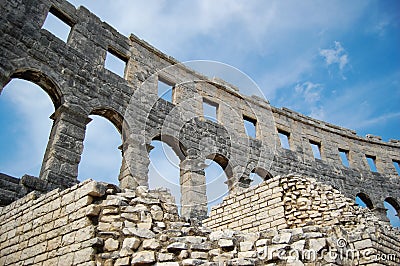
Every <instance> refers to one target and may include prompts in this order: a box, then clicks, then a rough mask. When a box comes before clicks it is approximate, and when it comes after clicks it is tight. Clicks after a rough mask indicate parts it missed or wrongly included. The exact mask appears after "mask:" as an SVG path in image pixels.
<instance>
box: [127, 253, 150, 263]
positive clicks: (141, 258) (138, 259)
mask: <svg viewBox="0 0 400 266" xmlns="http://www.w3.org/2000/svg"><path fill="white" fill-rule="evenodd" d="M153 262H155V257H154V251H139V252H136V253H134V254H133V255H132V260H131V265H143V264H149V263H153Z"/></svg>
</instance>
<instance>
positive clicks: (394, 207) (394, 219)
mask: <svg viewBox="0 0 400 266" xmlns="http://www.w3.org/2000/svg"><path fill="white" fill-rule="evenodd" d="M383 205H384V207H385V208H386V216H387V218H388V219H389V222H390V224H391V225H392V226H393V227H398V228H400V204H399V203H398V202H397V201H396V200H395V199H394V198H392V197H387V198H386V199H385V200H384V202H383Z"/></svg>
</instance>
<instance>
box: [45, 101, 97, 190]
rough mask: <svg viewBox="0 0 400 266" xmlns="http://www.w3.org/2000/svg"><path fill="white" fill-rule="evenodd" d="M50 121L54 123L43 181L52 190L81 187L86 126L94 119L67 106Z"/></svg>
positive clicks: (60, 108) (60, 109) (46, 155)
mask: <svg viewBox="0 0 400 266" xmlns="http://www.w3.org/2000/svg"><path fill="white" fill-rule="evenodd" d="M50 118H51V119H53V120H54V122H53V126H52V128H51V132H50V138H49V142H48V144H47V148H46V152H45V154H44V159H43V163H42V168H41V170H40V179H42V180H45V181H47V182H48V183H50V186H54V187H60V188H68V187H71V186H73V185H74V184H76V183H79V182H78V179H77V177H78V165H79V162H80V160H81V154H82V151H83V140H84V138H85V131H86V125H87V124H88V123H89V122H90V121H91V119H90V118H89V117H87V115H85V114H83V113H80V112H78V111H76V110H73V109H71V108H70V107H69V106H67V105H62V106H60V107H59V108H58V109H57V110H56V111H55V112H54V114H52V115H51V117H50Z"/></svg>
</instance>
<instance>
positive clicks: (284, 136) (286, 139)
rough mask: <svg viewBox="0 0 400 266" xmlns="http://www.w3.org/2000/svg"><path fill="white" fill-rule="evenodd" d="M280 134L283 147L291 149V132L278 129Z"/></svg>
mask: <svg viewBox="0 0 400 266" xmlns="http://www.w3.org/2000/svg"><path fill="white" fill-rule="evenodd" d="M278 135H279V140H280V142H281V147H282V148H284V149H288V150H290V144H289V138H290V133H289V132H286V131H283V130H280V129H278Z"/></svg>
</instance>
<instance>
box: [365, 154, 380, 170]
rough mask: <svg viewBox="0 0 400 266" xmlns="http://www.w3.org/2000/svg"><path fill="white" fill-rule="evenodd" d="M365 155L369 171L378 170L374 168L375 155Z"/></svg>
mask: <svg viewBox="0 0 400 266" xmlns="http://www.w3.org/2000/svg"><path fill="white" fill-rule="evenodd" d="M365 157H367V162H368V165H369V169H370V170H371V172H378V170H377V169H376V157H375V156H372V155H365Z"/></svg>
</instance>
